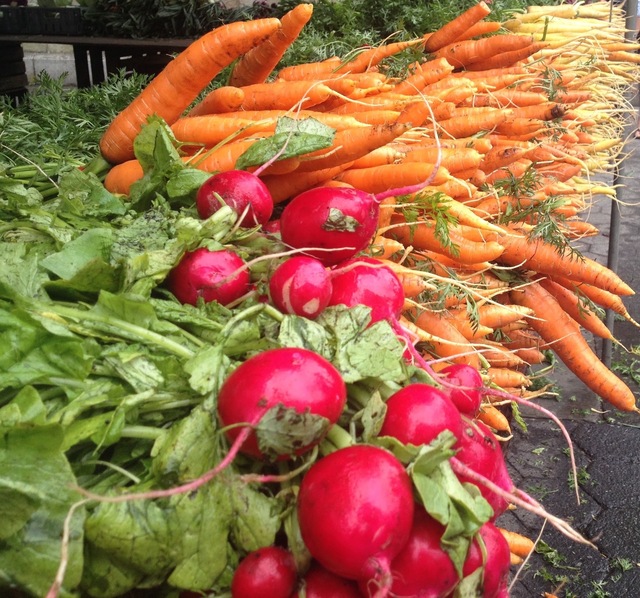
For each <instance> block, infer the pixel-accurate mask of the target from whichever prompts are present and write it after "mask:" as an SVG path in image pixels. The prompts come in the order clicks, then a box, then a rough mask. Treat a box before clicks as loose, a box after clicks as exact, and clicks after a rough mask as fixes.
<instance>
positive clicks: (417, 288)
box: [378, 239, 433, 298]
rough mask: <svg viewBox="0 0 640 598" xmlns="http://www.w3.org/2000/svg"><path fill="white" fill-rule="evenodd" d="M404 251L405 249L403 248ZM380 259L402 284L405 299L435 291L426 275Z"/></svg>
mask: <svg viewBox="0 0 640 598" xmlns="http://www.w3.org/2000/svg"><path fill="white" fill-rule="evenodd" d="M389 240H390V239H389ZM400 246H401V247H402V244H400ZM402 249H404V247H402ZM378 259H380V262H381V263H383V264H384V265H385V266H387V268H390V269H391V270H392V271H393V272H395V274H396V276H397V277H398V279H399V280H400V283H401V284H402V288H403V290H404V296H405V297H409V298H415V297H417V296H418V295H420V294H421V293H424V291H427V290H433V285H432V284H430V283H429V281H428V280H427V278H426V277H425V276H424V273H421V272H418V271H416V270H412V269H411V268H408V267H407V266H403V265H402V264H398V263H396V262H394V261H392V260H389V259H383V258H378Z"/></svg>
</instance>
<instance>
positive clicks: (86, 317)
mask: <svg viewBox="0 0 640 598" xmlns="http://www.w3.org/2000/svg"><path fill="white" fill-rule="evenodd" d="M39 312H40V316H44V317H50V316H51V314H52V313H54V314H57V315H59V316H63V317H66V318H69V319H73V320H77V321H79V322H83V321H84V322H91V323H92V324H94V325H96V326H95V327H96V328H98V329H99V330H101V331H103V332H109V333H112V334H113V333H115V334H118V335H120V336H123V337H124V338H132V339H133V340H138V341H142V342H143V343H145V344H148V345H155V346H157V347H160V348H162V349H164V350H165V351H167V352H168V353H173V354H174V355H177V356H178V357H182V358H184V359H191V358H192V357H193V356H194V355H195V353H194V352H193V351H191V349H187V348H186V347H185V346H183V345H181V344H180V343H177V342H175V341H172V340H171V339H168V338H167V337H165V336H163V335H162V334H158V333H157V332H152V331H151V330H147V329H146V328H142V327H141V326H136V325H135V324H131V323H130V322H125V321H124V320H119V319H117V318H113V317H110V318H107V317H104V316H100V315H96V314H94V313H92V312H89V311H81V310H79V309H75V308H72V307H64V306H62V305H48V306H46V307H42V308H41V309H40V310H39Z"/></svg>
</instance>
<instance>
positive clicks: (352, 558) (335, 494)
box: [297, 444, 414, 598]
mask: <svg viewBox="0 0 640 598" xmlns="http://www.w3.org/2000/svg"><path fill="white" fill-rule="evenodd" d="M297 512H298V521H299V524H300V533H301V535H302V539H303V541H304V543H305V545H306V546H307V548H308V550H309V552H310V553H311V555H312V556H313V558H315V559H316V560H317V561H319V562H320V564H321V565H323V566H324V567H326V568H327V569H329V571H332V572H333V573H335V574H336V575H339V576H341V577H346V578H347V579H353V580H356V581H363V582H369V581H371V583H372V584H375V585H376V587H377V588H378V591H377V592H376V594H375V596H376V598H382V597H385V596H388V595H389V588H390V587H391V583H392V578H391V573H390V563H391V561H392V560H393V559H394V558H395V557H396V556H397V555H398V553H399V552H400V551H401V550H402V549H403V547H404V546H405V544H406V542H407V540H408V539H409V535H410V533H411V526H412V523H413V512H414V499H413V491H412V484H411V480H410V478H409V475H408V474H407V472H406V470H405V469H404V467H403V465H402V463H400V461H398V459H397V458H396V457H395V456H394V455H393V454H392V453H391V452H389V451H387V450H385V449H383V448H380V447H376V446H372V445H366V444H356V445H352V446H348V447H345V448H341V449H338V450H336V451H334V452H332V453H329V454H328V455H327V456H325V457H323V458H321V459H319V460H318V461H316V462H315V463H314V464H313V465H312V466H311V467H310V468H309V470H308V471H307V473H306V474H305V475H304V477H303V478H302V482H301V484H300V490H299V493H298V504H297Z"/></svg>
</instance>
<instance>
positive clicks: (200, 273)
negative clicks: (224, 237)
mask: <svg viewBox="0 0 640 598" xmlns="http://www.w3.org/2000/svg"><path fill="white" fill-rule="evenodd" d="M165 285H166V287H167V288H168V289H169V290H170V291H171V292H172V293H173V295H174V296H175V298H176V299H177V300H178V301H180V303H189V304H191V305H197V303H198V299H199V298H200V297H202V299H203V300H204V301H205V302H207V303H208V302H210V301H217V302H218V303H220V304H221V305H229V304H230V303H233V302H234V301H236V300H238V299H239V298H240V297H242V296H243V295H245V294H246V293H248V292H249V290H250V278H249V271H248V268H247V267H246V263H245V262H244V260H243V259H242V258H241V257H240V256H239V255H238V254H237V253H234V252H233V251H231V250H229V249H220V250H217V251H211V250H209V249H207V248H206V247H200V248H198V249H196V250H194V251H189V252H187V253H185V254H184V256H183V257H182V259H181V260H180V261H179V262H178V264H177V265H176V266H175V267H174V268H173V270H171V272H169V275H168V276H167V279H166V281H165Z"/></svg>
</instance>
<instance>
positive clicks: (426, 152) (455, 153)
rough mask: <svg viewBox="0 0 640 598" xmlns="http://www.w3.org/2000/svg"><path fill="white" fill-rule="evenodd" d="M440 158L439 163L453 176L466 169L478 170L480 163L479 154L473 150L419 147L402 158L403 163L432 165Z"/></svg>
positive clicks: (480, 157)
mask: <svg viewBox="0 0 640 598" xmlns="http://www.w3.org/2000/svg"><path fill="white" fill-rule="evenodd" d="M438 158H440V163H441V165H442V166H444V167H445V168H446V169H447V170H448V171H449V172H451V173H452V174H455V173H456V172H458V171H460V170H466V169H467V168H478V166H479V165H480V163H481V161H482V155H481V154H480V152H478V151H477V150H475V149H473V148H462V147H461V148H450V147H443V148H437V147H419V148H416V149H409V151H408V152H407V153H406V154H405V155H404V157H403V158H402V161H403V162H429V163H431V164H434V163H435V162H436V160H437V159H438Z"/></svg>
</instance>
